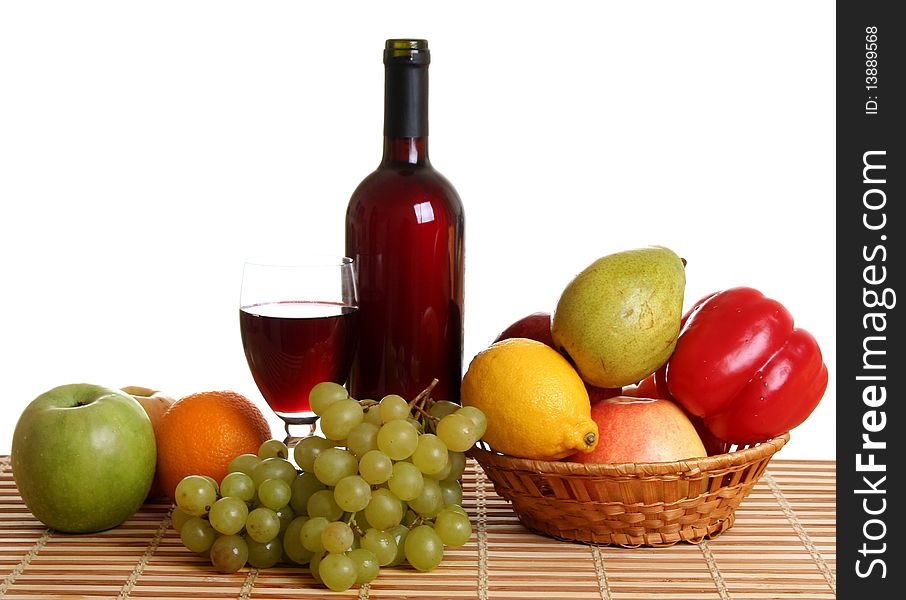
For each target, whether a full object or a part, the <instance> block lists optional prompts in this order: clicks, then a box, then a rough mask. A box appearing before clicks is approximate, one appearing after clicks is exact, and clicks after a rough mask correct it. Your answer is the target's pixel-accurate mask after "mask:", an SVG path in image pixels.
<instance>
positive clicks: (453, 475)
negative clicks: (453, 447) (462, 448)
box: [444, 452, 466, 481]
mask: <svg viewBox="0 0 906 600" xmlns="http://www.w3.org/2000/svg"><path fill="white" fill-rule="evenodd" d="M448 457H449V459H450V473H448V474H447V476H446V477H444V479H450V480H453V481H458V480H460V479H462V474H463V473H464V472H465V470H466V455H465V454H463V453H462V452H450V454H449V455H448Z"/></svg>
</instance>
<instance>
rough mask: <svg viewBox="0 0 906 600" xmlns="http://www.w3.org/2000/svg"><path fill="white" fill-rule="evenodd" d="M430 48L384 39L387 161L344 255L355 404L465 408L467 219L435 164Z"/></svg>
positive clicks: (356, 195)
mask: <svg viewBox="0 0 906 600" xmlns="http://www.w3.org/2000/svg"><path fill="white" fill-rule="evenodd" d="M429 62H430V54H429V51H428V42H427V41H426V40H414V39H392V40H387V43H386V46H385V49H384V152H383V157H382V159H381V162H380V164H379V165H378V167H377V169H376V170H375V171H374V172H372V173H371V174H370V175H368V176H367V177H366V178H365V179H364V180H363V181H362V182H361V183H360V184H359V186H358V187H357V188H356V190H355V191H354V192H353V194H352V197H351V198H350V201H349V206H348V208H347V212H346V253H347V256H350V257H352V258H353V259H354V260H355V265H356V278H357V279H356V281H357V287H358V293H359V327H360V338H359V347H358V352H357V354H356V357H355V359H354V361H353V365H352V370H351V373H350V377H349V392H350V394H351V395H352V397H354V398H358V399H364V398H372V399H376V400H380V399H381V397H383V396H384V395H386V394H400V395H402V396H403V397H404V398H406V399H408V400H411V399H412V398H413V397H414V396H415V395H416V394H418V393H419V392H420V391H422V390H423V389H424V388H425V387H427V386H428V385H429V384H430V383H431V381H432V380H433V379H435V378H436V379H437V380H438V384H437V387H435V388H434V390H433V391H432V396H433V397H434V398H436V399H439V400H450V401H453V402H457V403H458V402H459V384H460V381H461V379H462V345H463V274H464V259H465V248H464V237H463V236H464V228H465V215H464V212H463V207H462V202H461V201H460V199H459V195H458V194H457V193H456V190H455V189H454V188H453V186H452V185H451V184H450V182H449V181H447V179H446V178H444V177H443V176H442V175H441V174H440V173H438V172H437V171H436V170H435V169H434V167H433V166H432V165H431V162H430V161H429V160H428V64H429Z"/></svg>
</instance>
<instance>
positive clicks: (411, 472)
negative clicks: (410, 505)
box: [387, 461, 425, 502]
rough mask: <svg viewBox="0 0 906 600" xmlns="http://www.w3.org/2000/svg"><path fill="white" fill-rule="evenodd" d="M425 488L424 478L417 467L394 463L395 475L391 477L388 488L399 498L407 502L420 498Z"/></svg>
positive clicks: (404, 463)
mask: <svg viewBox="0 0 906 600" xmlns="http://www.w3.org/2000/svg"><path fill="white" fill-rule="evenodd" d="M424 486H425V480H424V477H422V473H421V471H419V470H418V468H417V467H416V466H415V465H413V464H412V463H410V462H405V461H403V462H398V463H394V465H393V475H391V476H390V480H389V481H388V482H387V487H389V488H390V491H391V492H393V493H394V494H396V497H397V498H399V499H400V500H405V501H407V502H408V501H409V500H413V499H415V498H418V496H419V494H421V493H422V489H424Z"/></svg>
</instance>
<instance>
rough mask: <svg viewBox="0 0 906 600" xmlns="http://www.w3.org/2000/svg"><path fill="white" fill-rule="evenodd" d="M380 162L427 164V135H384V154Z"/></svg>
mask: <svg viewBox="0 0 906 600" xmlns="http://www.w3.org/2000/svg"><path fill="white" fill-rule="evenodd" d="M381 162H383V163H385V164H387V163H406V164H410V165H425V166H427V165H429V164H430V161H429V160H428V137H427V136H425V137H388V136H384V156H383V158H382V160H381Z"/></svg>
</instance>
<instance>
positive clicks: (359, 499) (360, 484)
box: [333, 475, 371, 512]
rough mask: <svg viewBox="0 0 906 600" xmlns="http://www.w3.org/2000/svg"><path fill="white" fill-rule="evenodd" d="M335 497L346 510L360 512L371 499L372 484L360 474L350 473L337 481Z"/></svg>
mask: <svg viewBox="0 0 906 600" xmlns="http://www.w3.org/2000/svg"><path fill="white" fill-rule="evenodd" d="M333 498H334V500H335V501H336V503H337V505H339V507H340V508H342V509H343V510H344V511H346V512H358V511H360V510H364V508H365V507H366V506H368V502H370V501H371V486H370V485H368V482H367V481H365V480H364V479H362V478H361V477H359V476H358V475H349V476H347V477H344V478H343V479H341V480H340V481H338V482H337V485H336V487H335V488H334V490H333Z"/></svg>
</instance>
